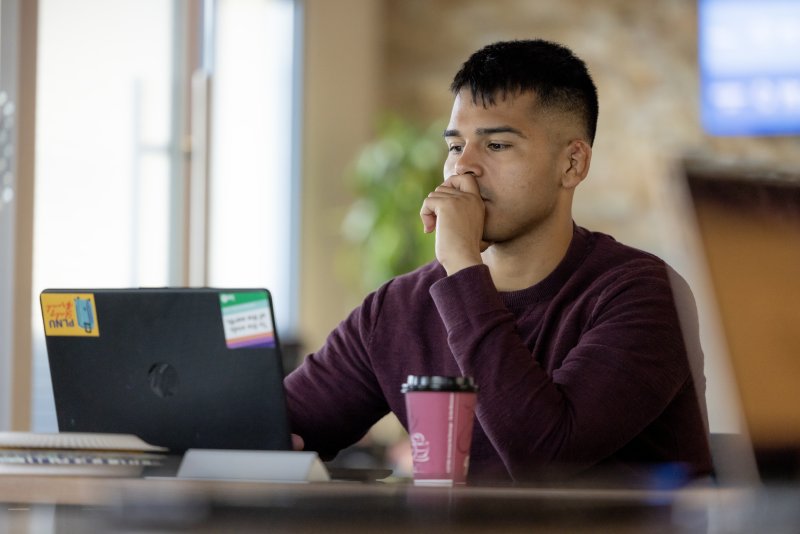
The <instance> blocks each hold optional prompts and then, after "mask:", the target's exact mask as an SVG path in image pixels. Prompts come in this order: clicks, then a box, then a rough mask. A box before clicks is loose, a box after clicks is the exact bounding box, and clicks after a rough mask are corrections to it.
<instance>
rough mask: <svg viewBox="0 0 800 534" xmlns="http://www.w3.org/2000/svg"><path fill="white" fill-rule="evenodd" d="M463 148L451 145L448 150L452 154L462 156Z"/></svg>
mask: <svg viewBox="0 0 800 534" xmlns="http://www.w3.org/2000/svg"><path fill="white" fill-rule="evenodd" d="M462 149H463V147H462V146H461V145H450V146H449V147H448V149H447V151H448V152H450V153H451V154H460V153H461V150H462Z"/></svg>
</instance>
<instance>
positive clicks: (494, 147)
mask: <svg viewBox="0 0 800 534" xmlns="http://www.w3.org/2000/svg"><path fill="white" fill-rule="evenodd" d="M508 147H509V145H504V144H503V143H489V150H495V151H498V150H505V149H506V148H508Z"/></svg>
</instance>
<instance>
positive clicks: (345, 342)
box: [285, 227, 711, 482]
mask: <svg viewBox="0 0 800 534" xmlns="http://www.w3.org/2000/svg"><path fill="white" fill-rule="evenodd" d="M670 273H672V271H670V270H669V267H668V266H666V265H665V263H664V262H663V261H661V260H660V259H658V258H657V257H655V256H653V255H650V254H647V253H645V252H642V251H639V250H636V249H633V248H630V247H627V246H625V245H622V244H620V243H617V242H616V241H614V240H613V239H612V238H611V237H609V236H607V235H604V234H600V233H592V232H589V231H587V230H585V229H583V228H580V227H575V232H574V236H573V239H572V242H571V244H570V247H569V249H568V251H567V254H566V255H565V257H564V259H563V260H562V261H561V263H560V264H559V265H558V267H557V268H556V269H555V270H554V271H553V272H552V273H551V274H550V275H549V276H548V277H547V278H545V279H544V280H543V281H541V282H540V283H538V284H536V285H535V286H533V287H529V288H527V289H523V290H519V291H511V292H498V291H497V290H496V289H495V287H494V284H493V283H492V279H491V276H490V274H489V269H488V268H487V267H486V266H484V265H479V266H474V267H470V268H468V269H464V270H462V271H460V272H458V273H456V274H454V275H453V276H447V275H446V273H445V271H444V269H443V268H442V267H441V265H439V264H438V263H437V262H433V263H430V264H428V265H425V266H423V267H421V268H420V269H417V270H416V271H414V272H412V273H409V274H407V275H404V276H400V277H398V278H395V279H393V280H391V281H390V282H388V283H386V284H385V285H383V286H382V287H381V288H379V289H378V290H377V291H375V292H374V293H372V294H370V295H369V296H368V297H367V298H366V299H365V300H364V302H363V304H362V305H361V306H360V307H358V308H356V309H355V310H354V311H353V312H352V313H351V314H350V316H349V317H348V318H347V319H346V320H345V321H343V322H342V323H341V324H340V325H339V326H338V327H337V328H336V330H334V331H333V333H331V335H330V337H329V338H328V340H327V342H326V343H325V345H324V346H323V347H322V348H321V349H320V350H319V352H317V353H315V354H312V355H310V356H309V357H308V358H306V360H305V361H304V363H303V364H302V365H301V366H300V367H299V368H298V369H297V370H295V371H294V372H293V373H291V374H290V376H289V377H287V379H286V381H285V385H286V389H287V395H288V408H289V415H290V420H291V424H292V428H293V431H294V432H295V433H297V434H299V435H300V436H302V437H303V438H304V440H305V443H306V449H308V450H316V451H318V452H319V453H320V454H321V456H322V457H323V458H330V457H332V456H333V455H335V454H336V453H337V452H338V451H339V450H340V449H342V448H344V447H346V446H348V445H350V444H352V443H354V442H355V441H357V440H358V439H359V438H361V437H362V436H363V435H364V433H365V432H366V431H367V430H368V429H369V427H370V426H371V425H372V424H373V423H375V422H376V421H377V420H378V419H379V418H380V417H382V416H383V415H385V414H386V413H387V412H388V411H389V410H391V411H393V412H394V413H395V414H396V415H397V417H398V419H399V420H400V422H401V423H402V424H403V425H406V409H405V405H404V398H403V394H402V393H401V392H400V386H401V384H402V383H403V382H404V381H405V379H406V377H407V376H408V375H410V374H417V375H471V376H473V377H474V378H475V381H476V383H477V384H478V385H479V387H480V392H479V394H478V406H477V408H476V416H477V419H476V422H475V430H474V434H473V440H472V456H471V461H470V480H471V481H473V482H474V481H489V480H491V481H503V480H504V481H510V480H513V481H536V480H542V479H543V478H544V477H545V476H549V475H547V474H549V473H552V472H553V471H554V469H553V468H554V467H557V469H556V470H555V471H557V472H558V473H559V474H560V475H567V476H573V475H578V474H586V473H587V472H588V473H591V472H597V471H598V470H602V471H604V472H605V471H607V470H608V469H612V470H615V471H618V472H619V471H629V470H636V469H638V468H639V467H640V466H642V465H643V464H645V465H646V464H652V463H661V462H678V463H681V464H682V465H685V466H687V467H688V468H689V470H690V472H691V473H692V474H694V475H700V474H706V473H709V472H710V470H711V460H710V454H709V449H708V431H707V422H706V417H705V400H704V391H705V380H704V378H703V375H702V353H701V352H700V350H699V342H698V340H697V330H696V324H692V323H694V322H695V321H691V320H690V321H688V322H685V324H687V325H688V327H687V328H685V330H686V334H687V336H686V338H687V342H686V343H684V338H683V336H682V335H681V328H680V321H679V317H678V315H677V313H676V304H675V302H676V300H681V301H682V300H683V298H684V297H686V298H688V302H689V304H690V311H692V312H693V311H694V303H693V300H691V294H690V293H689V292H688V288H687V287H685V283H683V281H682V279H680V277H677V276H675V277H673V276H671V274H670ZM676 280H677V281H678V282H680V286H676V287H680V295H679V292H678V291H676V292H675V295H678V296H679V297H680V298H673V290H672V286H671V284H670V282H671V281H672V282H673V283H674V282H675V281H676ZM681 319H684V315H683V314H681ZM691 368H694V369H695V370H696V373H694V374H695V379H694V380H693V373H692V372H691ZM698 399H699V400H698Z"/></svg>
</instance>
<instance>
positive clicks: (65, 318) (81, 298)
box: [41, 293, 100, 337]
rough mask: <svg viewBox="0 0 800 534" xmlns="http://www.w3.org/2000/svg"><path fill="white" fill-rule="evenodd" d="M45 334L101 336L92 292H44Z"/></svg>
mask: <svg viewBox="0 0 800 534" xmlns="http://www.w3.org/2000/svg"><path fill="white" fill-rule="evenodd" d="M41 298H42V316H43V317H44V335H46V336H81V337H100V325H99V324H98V322H97V309H96V308H95V305H94V295H93V294H91V293H42V295H41Z"/></svg>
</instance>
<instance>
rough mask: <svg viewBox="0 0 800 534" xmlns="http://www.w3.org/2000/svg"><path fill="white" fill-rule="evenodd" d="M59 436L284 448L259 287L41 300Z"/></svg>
mask: <svg viewBox="0 0 800 534" xmlns="http://www.w3.org/2000/svg"><path fill="white" fill-rule="evenodd" d="M40 300H41V310H42V318H43V321H44V330H45V337H46V345H47V353H48V360H49V364H50V375H51V379H52V383H53V395H54V399H55V407H56V415H57V419H58V428H59V431H61V432H102V433H122V434H133V435H135V436H138V437H139V438H141V439H143V440H144V441H146V442H148V443H150V444H153V445H157V446H161V447H166V448H168V449H169V450H170V452H174V453H180V452H183V451H185V450H187V449H189V448H200V449H248V450H290V449H291V439H290V433H289V425H288V418H287V412H286V401H285V396H284V390H283V368H282V363H281V354H280V344H279V340H278V337H277V333H276V330H275V321H274V314H273V308H272V300H271V295H270V293H269V291H267V290H265V289H210V288H201V289H197V288H163V289H161V288H159V289H48V290H45V291H43V292H42V293H41V295H40Z"/></svg>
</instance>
